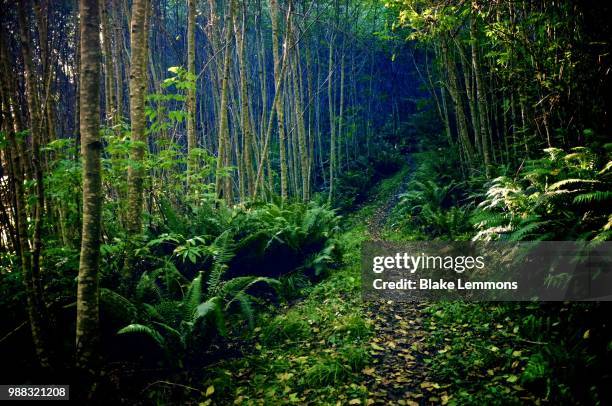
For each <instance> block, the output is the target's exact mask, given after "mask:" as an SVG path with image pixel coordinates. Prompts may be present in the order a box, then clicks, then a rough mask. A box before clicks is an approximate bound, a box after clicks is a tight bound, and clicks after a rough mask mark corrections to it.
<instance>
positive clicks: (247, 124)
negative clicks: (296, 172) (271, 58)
mask: <svg viewBox="0 0 612 406" xmlns="http://www.w3.org/2000/svg"><path fill="white" fill-rule="evenodd" d="M232 2H233V5H234V7H236V0H232ZM241 15H242V24H240V23H239V21H238V17H239V16H238V13H236V12H235V11H234V33H235V37H236V48H237V51H238V65H239V70H240V121H241V125H242V135H243V148H242V163H243V166H244V169H245V171H244V172H245V175H246V177H245V178H246V184H247V188H246V189H248V194H249V196H253V187H254V174H253V158H252V156H251V148H252V146H253V129H252V127H251V120H250V116H249V95H248V85H247V82H248V75H249V71H248V69H247V64H246V54H245V41H246V38H245V27H246V17H247V16H246V8H244V7H243V8H242V10H241Z"/></svg>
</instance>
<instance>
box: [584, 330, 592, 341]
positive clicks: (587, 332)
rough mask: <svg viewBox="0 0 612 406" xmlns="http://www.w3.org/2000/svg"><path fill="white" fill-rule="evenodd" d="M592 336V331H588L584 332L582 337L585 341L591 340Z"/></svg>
mask: <svg viewBox="0 0 612 406" xmlns="http://www.w3.org/2000/svg"><path fill="white" fill-rule="evenodd" d="M590 336H591V330H587V331H585V332H584V334H583V335H582V338H584V339H585V340H586V339H587V338H589V337H590Z"/></svg>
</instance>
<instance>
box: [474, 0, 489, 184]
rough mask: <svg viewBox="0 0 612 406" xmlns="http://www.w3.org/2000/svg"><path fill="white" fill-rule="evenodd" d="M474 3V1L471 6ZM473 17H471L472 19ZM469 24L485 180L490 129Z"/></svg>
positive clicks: (476, 55)
mask: <svg viewBox="0 0 612 406" xmlns="http://www.w3.org/2000/svg"><path fill="white" fill-rule="evenodd" d="M475 3H476V2H475V1H474V2H473V4H475ZM474 18H475V17H473V19H474ZM473 19H472V21H471V23H470V36H471V40H472V67H473V68H474V75H475V76H476V98H477V99H478V114H479V121H480V144H481V146H482V155H483V157H484V165H485V174H486V176H487V178H490V177H491V150H490V147H489V141H490V134H491V127H490V124H489V120H488V117H487V110H486V109H487V99H486V97H487V96H486V91H485V88H484V81H483V80H482V72H481V71H480V60H479V57H478V43H477V42H476V41H477V38H476V21H473Z"/></svg>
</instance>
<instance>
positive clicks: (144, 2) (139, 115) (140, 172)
mask: <svg viewBox="0 0 612 406" xmlns="http://www.w3.org/2000/svg"><path fill="white" fill-rule="evenodd" d="M149 8H150V7H149V0H135V1H134V2H133V4H132V22H131V28H130V30H131V45H130V48H131V57H130V121H131V126H132V134H131V141H132V145H131V150H130V161H131V164H130V166H129V168H128V219H127V230H128V232H129V233H130V234H131V235H135V234H139V233H140V231H141V230H140V228H141V216H142V206H143V182H144V168H143V166H142V163H143V159H144V154H145V149H146V146H147V144H146V141H147V138H146V135H145V127H146V117H145V96H146V87H147V72H146V63H147V49H148V48H147V36H148V35H149V33H148V30H147V27H148V24H147V19H148V14H149Z"/></svg>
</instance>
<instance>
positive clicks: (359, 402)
mask: <svg viewBox="0 0 612 406" xmlns="http://www.w3.org/2000/svg"><path fill="white" fill-rule="evenodd" d="M348 404H349V405H360V404H361V400H360V399H351V400H349V403H348Z"/></svg>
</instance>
